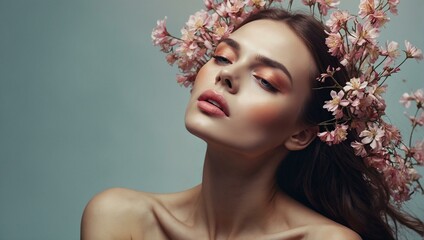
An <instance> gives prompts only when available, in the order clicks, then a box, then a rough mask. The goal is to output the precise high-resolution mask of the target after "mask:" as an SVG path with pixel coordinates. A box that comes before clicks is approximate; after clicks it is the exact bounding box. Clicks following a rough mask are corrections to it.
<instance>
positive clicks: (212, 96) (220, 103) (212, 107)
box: [197, 90, 230, 117]
mask: <svg viewBox="0 0 424 240" xmlns="http://www.w3.org/2000/svg"><path fill="white" fill-rule="evenodd" d="M197 100H198V102H197V107H198V108H199V109H200V110H201V111H202V112H205V113H207V114H210V115H213V116H218V117H223V116H227V117H228V116H230V112H229V110H228V105H227V101H225V98H224V97H223V96H222V95H220V94H218V93H216V92H215V91H212V90H207V91H205V92H203V93H202V94H201V95H200V97H199V98H198V99H197Z"/></svg>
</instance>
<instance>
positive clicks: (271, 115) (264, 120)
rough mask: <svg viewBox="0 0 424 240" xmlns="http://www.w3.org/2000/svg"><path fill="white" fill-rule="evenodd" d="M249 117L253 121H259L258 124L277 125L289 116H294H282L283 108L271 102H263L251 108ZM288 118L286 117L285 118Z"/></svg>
mask: <svg viewBox="0 0 424 240" xmlns="http://www.w3.org/2000/svg"><path fill="white" fill-rule="evenodd" d="M248 115H249V116H248V118H249V119H251V121H252V122H254V123H257V124H258V125H261V126H263V125H270V127H272V126H276V125H277V124H278V125H281V124H283V122H284V121H285V120H287V118H290V117H292V116H285V117H284V116H281V109H277V108H276V106H273V105H271V104H263V105H260V106H255V108H254V109H251V111H249V113H248ZM285 118H286V119H285Z"/></svg>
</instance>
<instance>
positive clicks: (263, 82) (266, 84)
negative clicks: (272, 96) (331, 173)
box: [255, 76, 277, 92]
mask: <svg viewBox="0 0 424 240" xmlns="http://www.w3.org/2000/svg"><path fill="white" fill-rule="evenodd" d="M255 78H256V81H258V84H259V85H261V87H263V88H264V89H265V90H267V91H270V92H277V89H276V88H275V87H274V86H273V85H272V84H271V83H270V82H269V81H267V80H266V79H263V78H260V77H257V76H255Z"/></svg>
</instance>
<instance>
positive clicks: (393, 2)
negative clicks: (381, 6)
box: [389, 0, 399, 15]
mask: <svg viewBox="0 0 424 240" xmlns="http://www.w3.org/2000/svg"><path fill="white" fill-rule="evenodd" d="M398 4H399V0H389V10H390V12H391V13H393V14H395V15H397V13H398V9H397V5H398Z"/></svg>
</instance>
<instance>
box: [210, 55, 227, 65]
mask: <svg viewBox="0 0 424 240" xmlns="http://www.w3.org/2000/svg"><path fill="white" fill-rule="evenodd" d="M212 57H213V58H214V59H215V63H217V64H231V61H230V60H228V59H227V58H225V57H223V56H219V55H213V56H212Z"/></svg>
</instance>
